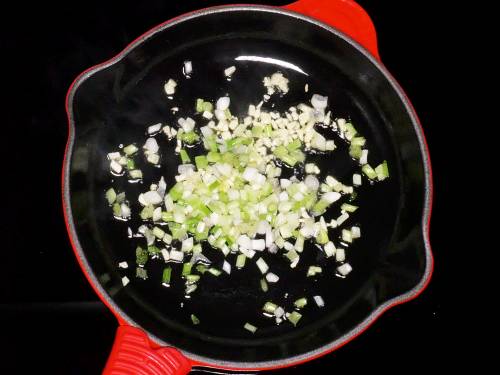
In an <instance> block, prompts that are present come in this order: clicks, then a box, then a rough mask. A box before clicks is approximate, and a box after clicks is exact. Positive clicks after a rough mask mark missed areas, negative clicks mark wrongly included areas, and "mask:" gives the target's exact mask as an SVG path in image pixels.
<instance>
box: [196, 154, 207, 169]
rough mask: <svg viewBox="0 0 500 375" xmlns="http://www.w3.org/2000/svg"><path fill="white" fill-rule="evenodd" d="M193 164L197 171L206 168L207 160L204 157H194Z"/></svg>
mask: <svg viewBox="0 0 500 375" xmlns="http://www.w3.org/2000/svg"><path fill="white" fill-rule="evenodd" d="M194 162H195V164H196V168H198V170H200V169H203V168H206V167H207V166H208V160H207V157H206V156H205V155H200V156H195V158H194Z"/></svg>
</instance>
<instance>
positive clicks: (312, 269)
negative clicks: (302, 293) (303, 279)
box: [307, 266, 323, 277]
mask: <svg viewBox="0 0 500 375" xmlns="http://www.w3.org/2000/svg"><path fill="white" fill-rule="evenodd" d="M321 272H323V269H322V268H321V267H318V266H310V267H309V269H308V270H307V277H311V276H316V274H318V273H321Z"/></svg>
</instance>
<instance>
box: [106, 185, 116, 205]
mask: <svg viewBox="0 0 500 375" xmlns="http://www.w3.org/2000/svg"><path fill="white" fill-rule="evenodd" d="M106 199H107V201H108V203H109V204H110V205H111V204H113V203H115V200H116V192H115V189H113V188H109V189H108V190H107V191H106Z"/></svg>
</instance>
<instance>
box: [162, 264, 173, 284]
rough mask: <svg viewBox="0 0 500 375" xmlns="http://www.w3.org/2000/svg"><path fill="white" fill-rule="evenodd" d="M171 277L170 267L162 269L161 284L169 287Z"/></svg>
mask: <svg viewBox="0 0 500 375" xmlns="http://www.w3.org/2000/svg"><path fill="white" fill-rule="evenodd" d="M171 277H172V267H165V268H164V269H163V275H162V282H163V284H165V285H169V284H170V279H171Z"/></svg>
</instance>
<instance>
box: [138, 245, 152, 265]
mask: <svg viewBox="0 0 500 375" xmlns="http://www.w3.org/2000/svg"><path fill="white" fill-rule="evenodd" d="M148 259H149V253H148V251H147V250H145V249H143V248H142V247H140V246H137V248H136V249H135V261H136V263H137V264H138V265H140V266H144V265H145V264H146V262H147V261H148Z"/></svg>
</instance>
